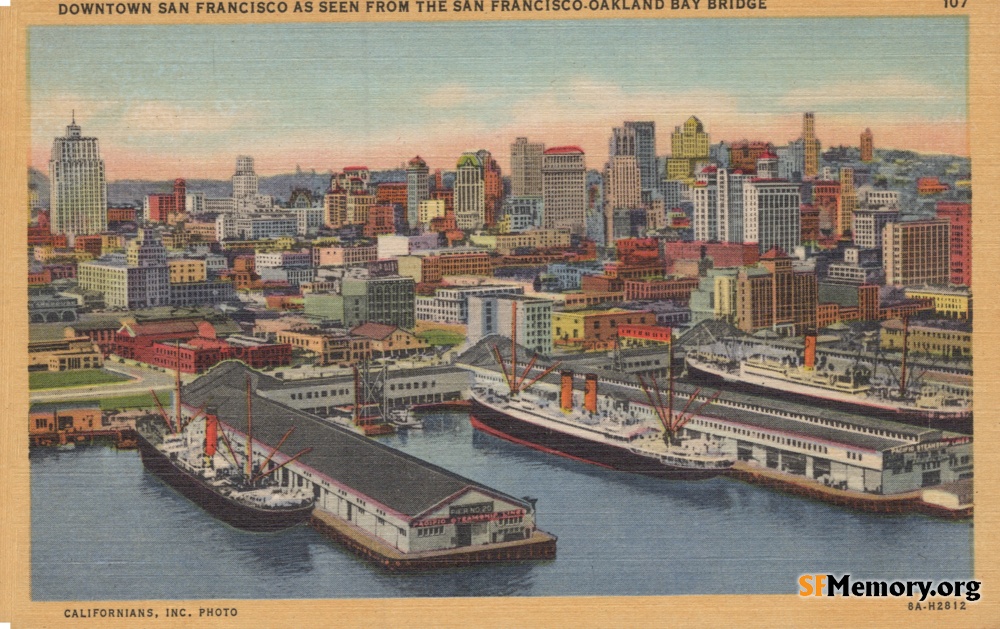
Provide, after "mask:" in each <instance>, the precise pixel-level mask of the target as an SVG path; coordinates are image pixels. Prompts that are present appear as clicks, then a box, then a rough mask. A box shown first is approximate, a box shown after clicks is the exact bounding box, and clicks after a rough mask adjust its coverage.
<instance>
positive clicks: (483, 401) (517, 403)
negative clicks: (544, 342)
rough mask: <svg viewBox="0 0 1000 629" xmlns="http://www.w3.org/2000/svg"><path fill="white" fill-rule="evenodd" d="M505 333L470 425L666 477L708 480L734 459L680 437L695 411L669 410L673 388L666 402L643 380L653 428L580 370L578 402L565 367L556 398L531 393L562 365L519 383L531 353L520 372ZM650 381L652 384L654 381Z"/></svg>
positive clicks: (480, 385) (477, 393) (478, 389)
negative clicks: (500, 378) (496, 370)
mask: <svg viewBox="0 0 1000 629" xmlns="http://www.w3.org/2000/svg"><path fill="white" fill-rule="evenodd" d="M516 316H517V315H516V311H515V312H514V314H513V320H514V322H515V323H514V326H512V327H514V328H515V330H516ZM511 337H512V338H511V364H510V371H509V373H508V368H507V364H506V363H505V361H504V360H503V358H502V357H501V355H500V352H499V350H498V349H497V347H496V346H494V347H493V355H494V358H495V360H496V361H497V362H498V363H499V364H500V366H501V368H502V369H503V375H504V380H505V383H504V384H495V383H492V382H490V381H485V380H481V381H479V382H477V384H476V385H475V386H474V387H473V389H472V392H471V396H470V403H471V409H470V411H469V420H470V421H471V423H472V425H473V426H474V427H475V428H476V429H478V430H480V431H482V432H486V433H488V434H491V435H494V436H496V437H500V438H501V439H505V440H507V441H511V442H514V443H518V444H521V445H525V446H528V447H530V448H534V449H536V450H541V451H543V452H548V453H551V454H557V455H560V456H564V457H567V458H571V459H576V460H579V461H583V462H586V463H591V464H594V465H599V466H601V467H605V468H609V469H614V470H621V471H627V472H635V473H639V474H648V475H654V476H662V477H666V478H675V479H684V480H697V479H703V478H710V477H712V476H716V475H718V474H720V473H722V472H724V471H725V470H727V469H729V468H731V467H732V466H733V464H734V463H735V457H734V456H730V455H729V454H727V453H724V452H722V450H721V448H720V445H719V444H718V443H717V442H714V441H712V440H709V439H706V438H698V439H694V438H686V437H684V436H683V427H684V425H685V424H686V423H687V421H688V420H689V419H690V418H691V417H692V416H693V415H694V413H695V411H692V412H690V413H687V409H686V408H685V409H684V411H682V412H681V413H674V411H673V390H672V388H673V387H672V386H671V387H670V390H668V391H667V394H666V396H665V397H666V400H664V396H662V395H661V394H660V391H659V389H658V388H657V390H656V398H655V399H654V396H653V394H652V393H650V391H649V389H648V388H647V387H646V383H645V382H644V381H641V382H642V385H643V390H644V391H645V392H646V395H647V400H648V401H649V405H650V407H651V408H652V409H653V411H654V414H655V415H656V418H657V419H658V420H659V424H660V425H659V426H656V425H654V424H653V423H651V422H648V421H645V420H642V419H639V418H638V417H636V414H635V413H634V412H630V411H629V410H627V409H623V408H621V407H619V406H616V404H615V400H613V399H611V398H610V397H609V396H600V395H599V394H598V379H597V376H596V375H595V374H587V375H586V379H585V388H584V395H583V407H582V408H579V407H578V406H577V405H576V404H575V403H574V393H573V374H572V373H571V372H569V371H563V372H561V378H560V390H559V394H558V402H556V401H555V400H553V399H550V396H546V395H545V394H544V393H542V394H536V393H532V392H529V391H528V389H530V388H531V387H532V386H533V385H535V384H536V383H538V382H539V381H540V380H542V379H543V378H544V377H545V376H547V375H548V374H550V373H552V372H553V371H554V370H555V369H556V368H557V367H558V366H559V364H560V363H559V362H555V363H553V364H552V365H551V366H549V367H548V368H546V369H544V370H542V371H541V373H540V374H538V375H537V376H535V377H534V378H532V379H531V380H528V381H527V382H525V381H526V380H527V379H528V374H529V373H530V370H531V366H532V364H533V363H534V362H535V359H532V360H531V363H529V364H528V366H527V367H526V368H525V370H524V373H523V374H518V372H517V340H516V339H517V337H516V331H515V332H512V334H511ZM536 358H537V356H536ZM671 375H672V374H671ZM653 384H654V386H655V381H654V383H653ZM671 384H672V380H671ZM699 408H700V407H699ZM633 410H634V409H633ZM696 410H697V409H696Z"/></svg>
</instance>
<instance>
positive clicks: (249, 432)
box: [247, 374, 253, 481]
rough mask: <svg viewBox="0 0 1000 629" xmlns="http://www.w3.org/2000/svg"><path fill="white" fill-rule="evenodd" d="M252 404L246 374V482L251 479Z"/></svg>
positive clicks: (248, 377)
mask: <svg viewBox="0 0 1000 629" xmlns="http://www.w3.org/2000/svg"><path fill="white" fill-rule="evenodd" d="M252 411H253V404H252V402H251V400H250V374H247V481H249V480H250V479H251V478H252V477H253V414H252Z"/></svg>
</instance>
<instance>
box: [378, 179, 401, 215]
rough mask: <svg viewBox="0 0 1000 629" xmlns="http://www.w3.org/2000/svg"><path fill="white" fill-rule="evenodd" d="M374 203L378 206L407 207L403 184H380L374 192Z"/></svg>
mask: <svg viewBox="0 0 1000 629" xmlns="http://www.w3.org/2000/svg"><path fill="white" fill-rule="evenodd" d="M375 202H376V203H378V204H380V205H392V204H396V205H402V206H403V208H404V209H405V208H406V207H407V199H406V184H405V183H380V184H379V185H378V188H377V189H376V190H375Z"/></svg>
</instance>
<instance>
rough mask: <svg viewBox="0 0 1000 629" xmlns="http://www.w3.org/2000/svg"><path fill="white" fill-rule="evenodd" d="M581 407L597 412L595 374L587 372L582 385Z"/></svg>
mask: <svg viewBox="0 0 1000 629" xmlns="http://www.w3.org/2000/svg"><path fill="white" fill-rule="evenodd" d="M583 407H584V408H585V409H587V410H588V411H590V412H591V413H596V412H597V374H596V373H588V374H587V379H586V380H585V381H584V385H583Z"/></svg>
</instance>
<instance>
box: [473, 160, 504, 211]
mask: <svg viewBox="0 0 1000 629" xmlns="http://www.w3.org/2000/svg"><path fill="white" fill-rule="evenodd" d="M476 157H478V158H479V163H480V164H482V167H483V203H484V206H483V223H484V224H485V225H486V226H487V227H493V226H494V225H495V224H496V222H497V219H498V218H499V216H500V206H501V204H502V203H503V173H502V172H500V164H498V163H497V161H496V160H495V159H493V154H492V153H490V152H489V151H487V150H485V149H481V150H479V151H476Z"/></svg>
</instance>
